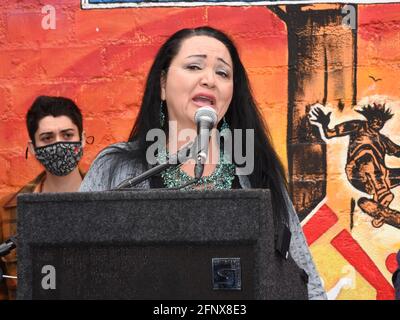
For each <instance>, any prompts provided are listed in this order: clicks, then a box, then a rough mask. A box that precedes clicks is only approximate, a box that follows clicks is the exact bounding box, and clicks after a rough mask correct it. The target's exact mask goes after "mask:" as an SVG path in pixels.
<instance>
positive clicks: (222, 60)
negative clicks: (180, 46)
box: [186, 54, 232, 69]
mask: <svg viewBox="0 0 400 320" xmlns="http://www.w3.org/2000/svg"><path fill="white" fill-rule="evenodd" d="M188 58H202V59H206V58H207V55H206V54H192V55H190V56H187V57H186V59H188ZM217 60H219V61H221V62H222V63H223V64H226V65H227V66H228V67H229V68H231V69H232V67H231V65H230V64H229V63H228V62H226V61H225V60H224V59H222V58H217Z"/></svg>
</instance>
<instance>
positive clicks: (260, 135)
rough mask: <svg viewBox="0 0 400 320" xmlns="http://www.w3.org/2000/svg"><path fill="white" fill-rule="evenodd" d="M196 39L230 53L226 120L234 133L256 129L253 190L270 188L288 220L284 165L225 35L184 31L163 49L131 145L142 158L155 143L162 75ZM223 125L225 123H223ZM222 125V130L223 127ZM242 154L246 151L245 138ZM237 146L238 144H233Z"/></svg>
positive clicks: (277, 209) (277, 211) (207, 30)
mask: <svg viewBox="0 0 400 320" xmlns="http://www.w3.org/2000/svg"><path fill="white" fill-rule="evenodd" d="M194 36H207V37H211V38H214V39H217V40H219V41H220V42H222V43H223V44H224V45H225V46H226V48H227V49H228V51H229V53H230V55H231V58H232V62H233V96H232V101H231V103H230V105H229V108H228V110H227V112H226V114H225V119H226V121H227V123H228V124H229V126H230V128H231V130H233V129H242V130H245V129H254V142H255V146H254V152H255V154H254V171H253V173H252V174H251V175H250V176H249V179H250V183H251V186H252V188H269V189H270V190H271V193H272V201H273V204H274V206H273V207H274V208H275V209H274V213H275V215H276V214H278V215H279V216H280V217H281V218H284V220H286V217H287V205H286V202H285V200H284V195H283V192H284V190H285V189H287V181H286V176H285V171H284V169H283V166H282V163H281V161H280V160H279V157H278V155H277V153H276V151H275V150H274V148H273V146H272V142H271V137H270V134H269V131H268V129H267V127H266V125H265V124H264V122H263V120H262V116H261V114H260V112H259V110H258V108H257V106H256V103H255V100H254V98H253V95H252V92H251V88H250V84H249V80H248V77H247V73H246V70H245V69H244V67H243V64H242V62H241V60H240V57H239V54H238V51H237V49H236V47H235V45H234V43H233V41H232V40H231V39H230V38H229V37H228V36H227V35H225V34H224V33H223V32H221V31H219V30H216V29H214V28H211V27H208V26H202V27H198V28H194V29H182V30H179V31H178V32H176V33H175V34H173V35H172V36H171V37H170V38H169V39H168V40H167V41H166V42H165V43H164V44H163V46H162V47H161V48H160V50H159V51H158V53H157V56H156V58H155V60H154V62H153V65H152V66H151V69H150V72H149V74H148V77H147V81H146V87H145V91H144V96H143V100H142V105H141V108H140V111H139V114H138V117H137V119H136V122H135V124H134V126H133V129H132V131H131V133H130V136H129V141H138V143H139V148H140V150H141V152H140V153H141V154H142V155H145V153H146V150H147V147H148V146H150V144H151V143H153V142H146V134H147V132H148V131H149V130H150V129H153V128H161V125H160V103H161V84H160V83H161V81H160V80H161V75H162V74H167V72H168V69H169V66H170V64H171V61H172V59H173V58H174V57H175V56H176V55H177V54H178V52H179V50H180V48H181V45H182V42H183V41H184V40H186V39H188V38H190V37H194ZM165 120H166V121H165V123H166V125H165V126H164V128H161V129H162V130H164V131H165V132H166V136H168V132H167V131H168V116H167V115H166V119H165ZM221 122H222V121H221ZM221 122H220V124H219V126H220V125H221ZM242 136H243V138H244V139H243V141H242V150H245V147H244V146H245V145H246V141H245V134H243V135H242ZM233 145H235V141H233Z"/></svg>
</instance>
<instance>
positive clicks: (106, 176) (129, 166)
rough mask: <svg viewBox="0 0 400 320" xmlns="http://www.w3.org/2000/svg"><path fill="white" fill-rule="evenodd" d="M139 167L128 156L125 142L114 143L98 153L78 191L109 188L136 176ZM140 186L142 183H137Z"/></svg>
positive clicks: (136, 162)
mask: <svg viewBox="0 0 400 320" xmlns="http://www.w3.org/2000/svg"><path fill="white" fill-rule="evenodd" d="M140 169H141V168H140V165H139V163H138V161H136V160H135V159H133V158H131V157H130V156H129V153H128V152H127V145H126V144H125V143H118V144H114V145H112V146H109V147H107V148H105V149H104V150H102V151H101V152H100V153H99V154H98V156H97V157H96V159H95V160H94V161H93V163H92V165H91V166H90V169H89V171H88V172H87V173H86V175H85V178H84V179H83V181H82V184H81V186H80V188H79V191H81V192H88V191H106V190H111V189H113V188H116V187H117V186H118V185H119V184H120V183H121V182H122V181H124V180H125V179H127V178H130V177H134V176H137V175H138V174H139V173H140ZM140 186H143V184H139V185H138V187H140Z"/></svg>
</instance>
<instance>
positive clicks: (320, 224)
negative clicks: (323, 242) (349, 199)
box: [303, 204, 338, 246]
mask: <svg viewBox="0 0 400 320" xmlns="http://www.w3.org/2000/svg"><path fill="white" fill-rule="evenodd" d="M337 221H338V217H337V215H336V214H335V212H333V211H332V209H331V208H329V207H328V206H327V205H326V204H324V205H323V206H322V207H321V208H320V209H319V210H318V211H317V212H316V213H315V214H314V216H313V217H312V218H311V219H310V220H309V221H308V222H307V223H306V225H304V227H303V232H304V235H305V236H306V239H307V243H308V245H309V246H311V244H313V243H314V242H315V241H316V240H317V239H318V238H319V237H321V236H322V235H323V234H324V233H325V232H326V231H328V230H329V229H330V228H331V227H332V226H333V225H334V224H335V223H336V222H337Z"/></svg>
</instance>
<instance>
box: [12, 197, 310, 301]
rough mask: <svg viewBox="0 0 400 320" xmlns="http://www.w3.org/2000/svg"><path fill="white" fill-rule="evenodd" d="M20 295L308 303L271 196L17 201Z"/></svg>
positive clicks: (67, 297)
mask: <svg viewBox="0 0 400 320" xmlns="http://www.w3.org/2000/svg"><path fill="white" fill-rule="evenodd" d="M17 250H18V251H17V253H18V290H17V298H18V299H167V300H175V299H179V300H183V299H207V300H208V299H307V286H306V283H305V281H304V280H303V279H304V276H303V272H302V270H301V269H300V268H298V267H297V265H296V263H295V262H294V261H293V260H292V258H291V257H289V259H288V260H284V259H283V258H282V257H281V256H280V255H279V254H277V253H276V252H275V249H274V224H273V218H272V211H271V201H270V193H269V191H268V190H230V191H191V192H188V191H185V192H183V191H170V190H149V191H119V192H117V191H113V192H90V193H89V192H88V193H58V194H26V195H20V196H19V197H18V248H17Z"/></svg>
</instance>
